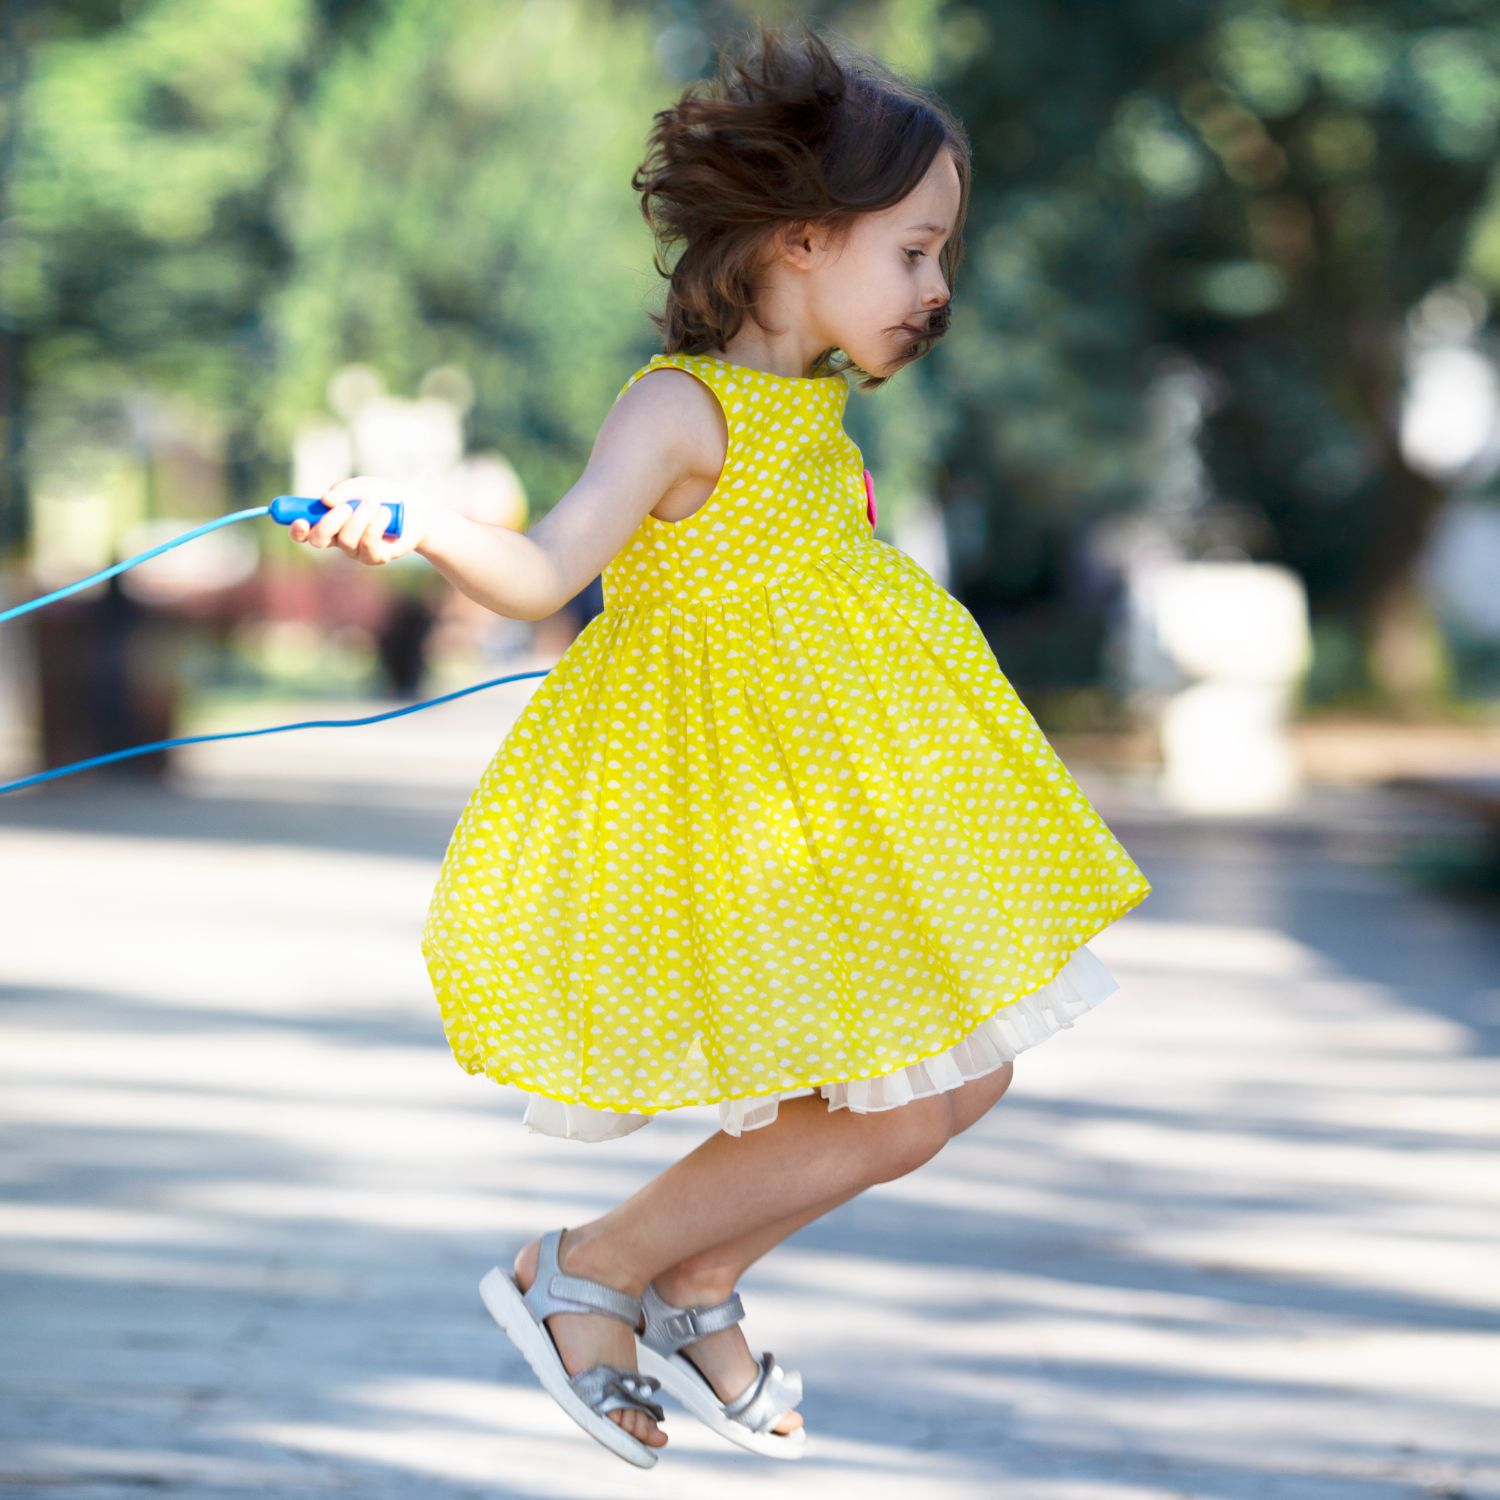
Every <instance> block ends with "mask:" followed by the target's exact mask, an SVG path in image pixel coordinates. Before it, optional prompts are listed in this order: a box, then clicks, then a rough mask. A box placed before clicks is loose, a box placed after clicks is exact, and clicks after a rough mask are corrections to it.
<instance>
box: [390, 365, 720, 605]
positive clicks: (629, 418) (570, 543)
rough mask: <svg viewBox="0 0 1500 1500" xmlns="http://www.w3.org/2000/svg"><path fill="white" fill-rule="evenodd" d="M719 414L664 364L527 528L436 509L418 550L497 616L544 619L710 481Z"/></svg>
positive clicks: (697, 385) (618, 407)
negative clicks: (690, 489)
mask: <svg viewBox="0 0 1500 1500" xmlns="http://www.w3.org/2000/svg"><path fill="white" fill-rule="evenodd" d="M725 442H726V434H725V430H724V418H723V413H722V411H721V410H720V408H719V404H718V401H717V400H716V399H715V397H714V396H713V394H712V393H711V392H710V391H709V390H708V388H707V387H706V386H705V385H704V384H703V383H702V382H701V381H699V380H697V379H695V378H694V377H693V376H691V375H688V374H686V373H685V372H683V371H681V370H675V369H673V368H672V367H671V366H670V365H669V366H667V367H665V368H664V369H662V370H653V371H652V372H651V374H650V375H647V376H642V378H641V379H640V380H638V381H636V383H635V384H634V385H633V386H631V388H630V389H629V390H628V391H626V392H625V394H624V395H623V396H621V397H620V399H619V400H618V401H617V402H616V403H615V404H614V406H612V407H611V408H610V411H609V413H608V415H607V416H606V417H605V419H604V423H603V425H602V426H601V427H600V429H599V435H598V437H596V438H595V439H594V449H593V452H592V454H591V455H590V457H589V462H588V467H587V468H586V469H585V470H584V471H583V473H582V475H580V476H579V479H578V482H577V483H576V484H575V485H574V486H573V487H572V488H571V489H570V490H569V491H568V492H567V494H565V495H564V496H563V497H562V499H561V500H559V501H558V502H557V504H556V505H554V506H553V507H552V509H551V510H550V511H548V512H547V514H546V515H545V516H543V517H542V519H541V520H540V521H538V522H537V523H536V525H535V526H533V527H531V529H530V530H529V531H525V532H519V531H512V530H511V529H510V528H508V527H504V526H494V525H488V524H486V523H484V522H479V521H471V520H469V519H468V518H467V517H466V516H461V515H459V514H458V513H457V512H456V511H452V510H448V509H446V508H444V507H441V506H440V507H438V508H437V509H436V511H435V513H434V516H433V520H432V525H431V527H430V529H429V530H428V533H427V535H426V536H425V537H424V538H423V540H422V542H421V544H420V545H419V546H418V547H417V549H416V550H417V551H418V552H419V553H421V555H422V556H423V557H425V558H426V559H427V560H428V561H429V562H430V563H431V564H432V565H433V566H434V567H435V568H437V570H438V571H439V572H440V573H442V574H443V575H444V576H445V577H446V578H447V579H448V580H449V581H450V582H451V583H452V584H453V585H454V586H455V587H456V588H458V589H460V590H462V591H463V592H464V593H465V594H467V595H468V596H469V598H471V599H473V600H474V601H476V603H479V604H483V605H484V606H485V607H486V608H487V609H492V610H494V611H495V613H496V614H501V615H507V616H509V617H510V618H512V619H517V620H543V619H546V618H547V616H548V615H551V614H553V613H555V612H556V611H557V610H559V609H561V608H562V606H563V605H564V604H566V603H567V602H568V601H569V600H570V599H572V598H573V597H574V596H575V595H576V594H578V592H579V591H580V590H581V589H582V588H583V587H584V585H585V584H587V583H588V582H589V581H590V580H591V579H593V578H595V577H597V576H598V575H599V574H600V573H601V572H602V571H603V570H604V566H605V564H606V563H608V562H609V561H610V559H611V558H612V557H614V555H615V554H616V553H617V552H619V551H620V549H621V548H622V547H623V546H624V545H625V544H626V542H628V541H629V540H630V538H631V537H632V536H634V535H635V533H636V530H637V529H638V528H639V526H640V524H641V521H642V520H643V519H644V517H645V516H646V514H647V512H649V511H651V510H653V509H654V508H655V507H656V506H657V505H658V504H659V503H660V501H661V499H662V497H663V496H664V495H665V494H666V493H667V492H668V491H669V490H671V489H673V488H675V487H676V486H677V485H679V484H682V483H684V482H694V481H699V482H701V480H702V479H703V478H705V477H706V478H707V479H708V480H713V479H716V478H717V476H718V473H719V470H720V468H721V467H722V466H723V462H724V453H725Z"/></svg>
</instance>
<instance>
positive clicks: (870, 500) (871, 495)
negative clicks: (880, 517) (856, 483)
mask: <svg viewBox="0 0 1500 1500" xmlns="http://www.w3.org/2000/svg"><path fill="white" fill-rule="evenodd" d="M865 513H866V514H867V515H868V516H869V518H870V525H871V526H872V527H873V526H874V524H875V476H874V475H873V474H871V473H870V471H869V470H868V469H866V470H865Z"/></svg>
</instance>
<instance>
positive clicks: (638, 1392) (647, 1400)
mask: <svg viewBox="0 0 1500 1500" xmlns="http://www.w3.org/2000/svg"><path fill="white" fill-rule="evenodd" d="M566 1233H567V1230H566V1229H553V1230H550V1231H549V1232H548V1233H546V1234H544V1235H543V1236H542V1242H541V1246H540V1248H539V1250H538V1251H537V1261H536V1278H535V1280H533V1281H532V1283H531V1285H530V1286H529V1287H528V1288H527V1289H526V1291H524V1292H523V1291H522V1290H521V1288H520V1287H519V1286H518V1285H517V1284H516V1279H515V1277H514V1276H513V1275H512V1274H511V1273H510V1272H509V1271H506V1270H504V1269H502V1268H501V1267H500V1266H495V1267H494V1268H493V1269H491V1270H489V1271H487V1272H486V1273H485V1275H484V1279H483V1280H482V1281H481V1282H480V1283H479V1294H480V1296H481V1297H483V1298H484V1305H485V1306H486V1307H487V1308H488V1309H489V1312H490V1316H491V1317H492V1318H494V1320H495V1321H496V1322H497V1323H498V1324H499V1325H500V1326H501V1328H503V1329H504V1330H505V1336H506V1337H507V1338H508V1339H509V1340H510V1341H511V1343H513V1344H514V1345H515V1346H516V1348H517V1349H519V1350H520V1351H521V1353H522V1354H523V1355H524V1356H525V1359H526V1363H527V1364H528V1365H530V1366H531V1368H532V1370H533V1371H534V1372H535V1374H536V1377H537V1379H538V1380H540V1381H541V1383H542V1388H543V1389H544V1390H545V1391H546V1392H547V1394H548V1395H549V1396H551V1397H552V1399H553V1400H554V1401H556V1402H557V1404H558V1405H559V1406H560V1407H562V1409H563V1410H564V1411H565V1412H567V1414H568V1415H569V1416H570V1417H572V1419H573V1420H574V1421H575V1422H577V1423H578V1425H579V1426H580V1427H581V1428H583V1430H584V1431H585V1432H586V1433H588V1435H589V1436H590V1437H592V1438H594V1439H596V1440H597V1441H598V1442H600V1443H603V1445H604V1446H605V1447H606V1448H608V1449H609V1450H610V1452H611V1453H614V1454H617V1455H618V1456H619V1457H620V1458H623V1459H625V1460H626V1461H627V1462H628V1463H633V1464H635V1465H636V1466H637V1467H639V1468H642V1469H649V1468H650V1467H651V1466H652V1465H653V1464H654V1463H655V1462H656V1460H657V1456H658V1455H657V1450H656V1449H655V1448H653V1447H651V1446H650V1445H649V1444H647V1443H643V1442H642V1441H641V1440H640V1439H639V1438H638V1437H636V1436H635V1435H634V1434H633V1433H631V1432H627V1431H626V1430H625V1428H623V1427H622V1426H621V1425H620V1424H619V1423H618V1422H616V1421H614V1420H612V1419H611V1418H610V1416H609V1415H608V1414H609V1413H610V1412H612V1411H616V1410H619V1409H620V1408H627V1409H630V1410H633V1411H643V1412H645V1413H646V1414H647V1415H648V1416H650V1417H652V1418H653V1419H654V1420H655V1421H657V1422H659V1423H660V1422H665V1421H666V1415H667V1414H666V1412H665V1411H663V1410H662V1408H661V1406H660V1405H659V1404H658V1403H657V1402H655V1401H653V1400H651V1397H652V1396H654V1395H655V1394H656V1392H657V1389H658V1387H659V1386H660V1382H659V1381H658V1380H656V1379H654V1378H653V1377H652V1376H650V1375H646V1374H642V1373H641V1372H640V1371H638V1370H627V1369H624V1368H622V1367H621V1366H619V1365H607V1364H597V1365H592V1366H590V1368H589V1369H587V1370H580V1371H579V1373H578V1374H577V1375H569V1374H568V1371H567V1367H566V1366H565V1365H564V1364H563V1362H562V1355H561V1353H560V1352H559V1351H558V1347H557V1343H556V1341H555V1340H554V1339H553V1337H552V1330H551V1329H550V1328H548V1327H547V1325H546V1323H544V1322H543V1321H542V1320H543V1319H544V1318H547V1317H549V1316H550V1315H551V1314H553V1313H556V1312H585V1313H606V1314H608V1315H609V1316H610V1317H612V1318H619V1319H620V1321H621V1322H623V1323H628V1324H629V1325H630V1326H631V1328H633V1329H634V1328H637V1327H639V1325H640V1321H641V1299H640V1298H639V1297H632V1296H631V1295H630V1293H629V1292H622V1291H620V1290H619V1289H618V1288H616V1287H612V1286H606V1285H605V1284H604V1283H603V1282H602V1281H591V1280H590V1279H589V1278H588V1277H587V1276H574V1275H572V1274H571V1273H569V1272H567V1271H564V1270H562V1269H561V1267H559V1265H558V1263H557V1250H558V1246H559V1245H560V1244H561V1243H562V1237H563V1235H565V1234H566Z"/></svg>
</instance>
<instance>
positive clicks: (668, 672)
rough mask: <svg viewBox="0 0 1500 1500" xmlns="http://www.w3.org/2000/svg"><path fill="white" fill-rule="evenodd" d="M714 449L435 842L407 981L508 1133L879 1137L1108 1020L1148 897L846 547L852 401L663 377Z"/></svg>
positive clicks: (623, 558) (922, 576) (951, 624)
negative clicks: (775, 1131) (677, 1121)
mask: <svg viewBox="0 0 1500 1500" xmlns="http://www.w3.org/2000/svg"><path fill="white" fill-rule="evenodd" d="M664 365H673V366H676V367H678V368H682V369H686V370H688V371H690V373H692V374H694V375H696V376H697V377H698V378H700V379H702V380H703V381H704V382H705V383H706V384H707V385H708V386H709V387H710V388H711V389H712V390H713V391H714V393H715V395H716V396H717V397H718V399H719V401H720V404H721V405H722V406H723V408H724V411H725V416H726V422H727V425H728V430H729V442H728V451H727V454H726V460H725V465H724V471H723V473H722V474H721V476H720V478H719V482H718V485H717V486H716V488H715V490H714V492H713V494H712V495H711V496H710V497H709V498H708V500H706V501H705V502H704V503H703V504H702V505H701V506H700V507H699V509H698V510H697V511H695V512H694V513H693V514H692V515H691V516H689V517H688V518H687V519H686V520H684V521H677V522H664V521H659V520H656V519H655V518H653V517H647V518H646V520H645V521H644V522H643V523H642V525H641V527H640V529H639V530H638V531H637V533H636V534H635V535H634V536H633V537H632V538H631V540H630V542H629V543H627V545H626V546H625V547H624V548H623V549H622V550H621V552H620V553H619V554H618V555H617V556H616V557H615V558H614V559H613V560H612V562H611V563H610V565H609V566H608V567H607V568H606V570H605V573H604V599H605V604H604V608H603V610H602V611H601V612H600V613H599V614H598V615H596V616H595V617H594V618H593V619H592V620H590V621H589V623H588V625H587V626H586V627H585V628H584V629H583V630H582V631H581V632H580V633H579V635H578V636H577V638H576V639H575V640H574V641H573V643H572V644H571V645H570V646H569V648H568V650H567V651H566V652H565V653H564V654H563V656H562V657H561V658H560V659H559V661H558V662H557V664H556V665H555V666H554V667H553V669H552V670H551V672H550V673H549V674H548V675H547V676H546V677H545V678H542V679H540V683H539V686H538V687H537V689H536V691H535V692H534V693H533V694H532V697H531V698H530V700H529V701H528V703H527V704H526V707H525V708H524V709H523V710H522V712H521V713H520V715H519V716H518V717H517V719H516V721H515V724H514V725H513V727H512V729H511V732H510V733H509V735H508V736H507V737H506V739H505V741H504V743H503V744H502V745H501V746H500V748H499V750H498V751H497V753H496V755H495V757H494V759H493V760H492V761H491V763H490V765H489V767H488V768H487V770H486V771H485V773H484V775H483V777H482V779H481V781H480V783H479V785H478V787H477V788H476V789H475V791H474V793H473V795H472V796H471V797H470V799H469V801H468V804H467V805H466V806H465V808H464V810H463V812H462V814H461V815H460V817H459V820H458V824H457V826H456V828H455V829H454V832H453V835H452V838H451V840H450V842H449V845H448V849H447V853H446V855H445V857H444V860H443V863H442V866H441V869H440V871H439V876H438V882H437V887H436V890H435V891H434V894H433V898H432V904H431V907H430V910H429V912H428V917H427V923H426V926H425V929H424V932H423V936H422V952H423V956H424V959H425V962H426V965H427V968H428V972H429V974H430V977H431V980H432V983H433V987H434V992H435V994H436V997H437V1000H438V1003H439V1008H440V1011H441V1014H442V1019H443V1024H444V1028H445V1031H446V1034H447V1037H448V1041H449V1044H450V1046H451V1048H452V1050H453V1054H454V1057H455V1059H456V1061H457V1062H458V1063H459V1065H460V1066H462V1067H463V1068H464V1069H465V1071H467V1072H469V1073H484V1074H486V1075H487V1076H488V1077H490V1078H492V1079H494V1080H495V1081H496V1082H500V1083H512V1084H515V1085H517V1086H518V1087H519V1088H521V1089H522V1090H524V1091H526V1092H527V1093H528V1095H530V1096H531V1107H530V1108H529V1109H528V1114H527V1122H526V1123H527V1125H528V1128H531V1129H534V1130H541V1131H544V1132H545V1133H548V1134H559V1135H570V1136H575V1137H578V1138H583V1139H596V1140H597V1139H606V1138H608V1137H610V1136H612V1135H621V1134H625V1133H627V1132H628V1131H630V1130H633V1129H637V1128H639V1126H640V1125H642V1124H644V1123H645V1122H646V1121H647V1120H648V1119H649V1118H650V1117H651V1116H652V1115H654V1114H656V1113H658V1112H660V1111H662V1110H669V1109H676V1108H681V1107H683V1106H686V1105H697V1104H717V1105H719V1109H720V1117H721V1120H722V1121H723V1123H724V1126H725V1128H726V1129H730V1130H731V1131H733V1132H734V1133H738V1132H739V1130H740V1129H752V1128H758V1127H759V1126H761V1125H765V1124H769V1123H770V1122H771V1120H773V1119H774V1118H775V1109H776V1101H777V1100H778V1099H779V1098H781V1097H790V1096H794V1095H798V1094H807V1093H811V1092H813V1091H814V1090H815V1089H817V1090H820V1091H821V1092H822V1093H823V1094H824V1095H825V1097H827V1098H828V1099H829V1102H830V1105H831V1106H832V1107H835V1108H839V1107H847V1108H850V1109H852V1110H868V1109H884V1108H890V1107H894V1106H895V1105H897V1104H900V1103H903V1102H905V1101H906V1100H907V1099H910V1098H913V1097H919V1096H920V1095H922V1094H923V1093H931V1092H935V1091H936V1090H938V1089H941V1088H952V1087H956V1086H957V1084H958V1083H961V1082H962V1081H963V1080H964V1079H965V1078H968V1077H974V1076H978V1075H979V1074H980V1073H982V1072H987V1071H989V1070H990V1069H991V1068H993V1067H998V1066H1000V1064H1001V1063H1002V1062H1003V1061H1004V1060H1006V1059H1007V1058H1010V1057H1014V1056H1015V1055H1016V1053H1017V1052H1018V1051H1020V1050H1022V1048H1024V1047H1026V1046H1029V1045H1032V1044H1034V1043H1035V1042H1037V1041H1040V1040H1042V1039H1043V1038H1044V1037H1046V1036H1048V1035H1050V1034H1052V1033H1053V1032H1055V1031H1056V1030H1057V1029H1059V1028H1061V1027H1063V1026H1068V1025H1071V1024H1072V1021H1073V1019H1074V1018H1075V1017H1076V1016H1078V1015H1080V1014H1082V1013H1083V1012H1084V1011H1085V1010H1087V1009H1089V1008H1090V1007H1091V1006H1092V1005H1094V1004H1097V1003H1098V1001H1099V1000H1100V999H1102V998H1103V997H1104V996H1105V995H1106V994H1108V993H1110V992H1111V991H1112V990H1114V989H1115V988H1117V987H1118V986H1117V985H1116V983H1115V981H1114V980H1113V979H1112V978H1111V977H1110V976H1109V974H1108V971H1107V970H1106V969H1105V968H1104V966H1103V965H1102V964H1100V963H1099V961H1098V959H1097V958H1096V957H1095V956H1094V955H1093V954H1092V953H1090V952H1089V951H1088V950H1087V949H1086V947H1085V946H1084V945H1085V943H1086V942H1087V940H1088V939H1089V938H1090V937H1092V936H1094V935H1095V934H1096V933H1098V932H1100V931H1101V930H1102V929H1103V928H1105V927H1106V926H1108V925H1109V924H1110V923H1111V922H1113V921H1114V920H1116V919H1117V918H1118V917H1120V916H1121V915H1123V914H1124V913H1125V912H1127V911H1129V910H1131V909H1132V908H1133V907H1135V906H1136V905H1138V904H1139V903H1140V902H1141V901H1143V900H1144V899H1145V897H1146V896H1147V895H1148V894H1150V892H1151V889H1152V888H1151V885H1150V884H1149V882H1148V881H1147V880H1146V877H1145V876H1144V874H1143V873H1142V872H1141V871H1140V869H1138V868H1137V866H1136V865H1135V864H1134V862H1133V861H1132V860H1131V858H1130V857H1129V855H1128V854H1127V853H1126V852H1125V850H1124V849H1123V848H1122V847H1121V845H1120V844H1119V842H1118V841H1117V840H1116V838H1115V837H1114V835H1113V834H1112V833H1111V831H1110V830H1109V828H1108V827H1107V826H1106V825H1105V823H1104V822H1103V820H1102V819H1101V818H1100V816H1099V814H1098V813H1097V812H1096V811H1095V810H1094V808H1093V807H1092V806H1091V805H1090V803H1089V802H1088V800H1087V799H1086V798H1085V797H1084V795H1083V793H1082V791H1081V790H1080V789H1079V787H1078V785H1077V784H1076V782H1075V781H1074V780H1073V777H1072V776H1071V775H1070V774H1069V772H1068V770H1067V768H1066V767H1065V766H1064V765H1063V764H1062V762H1061V761H1060V760H1059V759H1058V757H1057V756H1056V754H1055V752H1054V751H1053V750H1052V747H1051V745H1050V744H1049V743H1048V741H1047V740H1046V738H1045V736H1044V735H1043V734H1042V732H1041V730H1040V728H1039V727H1038V726H1037V724H1036V722H1035V720H1034V719H1033V718H1032V716H1031V714H1030V713H1029V712H1028V711H1027V710H1026V708H1025V706H1024V705H1023V704H1022V703H1021V701H1020V699H1019V698H1018V697H1017V695H1016V693H1015V691H1014V689H1013V688H1012V687H1011V685H1010V683H1009V681H1008V680H1007V679H1006V677H1005V676H1004V674H1003V673H1002V672H1001V670H1000V668H999V665H998V663H997V662H996V660H995V658H994V655H993V653H992V652H991V651H990V649H989V646H988V643H987V642H986V641H985V638H984V636H983V634H982V632H981V631H980V629H979V627H978V625H977V623H976V622H975V621H974V619H973V617H972V616H971V615H970V614H969V613H968V611H967V610H965V609H964V608H963V606H962V605H960V604H959V603H958V601H957V600H956V599H954V598H953V597H952V595H950V594H948V593H947V592H946V591H945V590H944V589H943V588H942V587H941V586H940V585H939V584H938V583H937V582H936V580H934V579H933V578H932V577H931V575H929V574H928V573H927V572H926V571H925V570H923V569H922V568H921V567H920V566H919V565H918V564H917V563H916V562H914V561H913V560H912V559H911V558H910V557H908V556H907V555H906V554H905V553H903V552H901V551H900V550H898V549H897V548H895V547H892V546H889V545H888V544H886V543H885V542H882V541H880V540H879V539H878V538H877V537H876V536H875V535H874V533H873V532H872V531H871V529H870V524H869V520H868V516H867V499H866V495H865V490H864V483H863V460H862V458H861V455H860V452H859V449H858V448H857V447H856V446H855V445H854V444H853V442H852V441H851V440H850V439H849V437H848V435H847V434H846V433H845V432H844V430H843V426H842V413H843V409H844V404H845V399H846V397H847V394H848V385H847V380H846V377H843V376H834V377H826V378H818V379H802V378H794V377H787V376H778V375H772V374H769V373H768V372H764V371H758V370H752V369H749V368H748V367H745V366H740V365H734V364H730V363H728V362H726V361H723V360H719V359H716V358H713V357H711V356H708V355H691V354H677V355H657V356H656V357H655V358H653V359H652V361H651V362H650V363H649V364H648V365H646V366H645V367H644V368H643V369H641V370H639V371H637V372H636V374H635V375H633V376H632V377H631V379H630V381H628V382H627V383H626V385H625V387H624V388H623V389H622V391H621V394H622V395H623V394H624V391H625V390H628V389H629V388H630V385H632V384H633V383H634V382H635V381H636V380H638V379H640V378H641V377H642V376H643V375H646V374H648V373H650V371H652V370H654V369H657V368H660V367H662V366H664Z"/></svg>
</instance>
